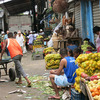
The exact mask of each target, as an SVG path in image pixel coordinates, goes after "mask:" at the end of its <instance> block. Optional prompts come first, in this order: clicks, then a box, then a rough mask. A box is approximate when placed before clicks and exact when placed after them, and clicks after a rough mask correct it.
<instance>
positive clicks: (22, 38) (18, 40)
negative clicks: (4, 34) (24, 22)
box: [16, 34, 24, 47]
mask: <svg viewBox="0 0 100 100" xmlns="http://www.w3.org/2000/svg"><path fill="white" fill-rule="evenodd" d="M16 40H17V42H18V43H19V45H20V46H21V47H22V46H23V45H24V43H23V42H24V37H23V35H22V34H21V36H19V35H17V36H16Z"/></svg>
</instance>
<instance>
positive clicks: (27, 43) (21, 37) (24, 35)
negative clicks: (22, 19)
mask: <svg viewBox="0 0 100 100" xmlns="http://www.w3.org/2000/svg"><path fill="white" fill-rule="evenodd" d="M8 33H9V30H7V31H6V33H5V32H4V31H2V32H1V49H2V48H3V43H4V41H5V40H6V39H8ZM38 35H42V36H44V32H43V30H42V29H40V32H39V33H35V31H28V32H26V30H24V32H21V31H20V30H19V31H18V32H16V31H15V32H14V33H13V38H16V40H17V41H18V43H19V45H20V46H21V48H22V50H23V53H26V52H27V51H28V50H29V51H31V52H32V49H33V41H34V40H36V37H37V36H38ZM8 53H9V52H8ZM8 55H9V54H8Z"/></svg>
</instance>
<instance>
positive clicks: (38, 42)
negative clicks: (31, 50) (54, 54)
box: [34, 40, 43, 45]
mask: <svg viewBox="0 0 100 100" xmlns="http://www.w3.org/2000/svg"><path fill="white" fill-rule="evenodd" d="M42 44H43V43H42V41H38V40H35V41H34V45H42Z"/></svg>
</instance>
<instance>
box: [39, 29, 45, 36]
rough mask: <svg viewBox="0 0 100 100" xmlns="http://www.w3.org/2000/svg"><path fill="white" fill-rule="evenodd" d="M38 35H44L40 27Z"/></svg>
mask: <svg viewBox="0 0 100 100" xmlns="http://www.w3.org/2000/svg"><path fill="white" fill-rule="evenodd" d="M39 35H42V36H43V37H44V32H43V30H42V29H40V33H39Z"/></svg>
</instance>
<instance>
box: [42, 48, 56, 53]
mask: <svg viewBox="0 0 100 100" xmlns="http://www.w3.org/2000/svg"><path fill="white" fill-rule="evenodd" d="M52 52H54V49H53V47H48V48H45V49H44V51H43V53H44V54H48V53H52Z"/></svg>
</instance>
